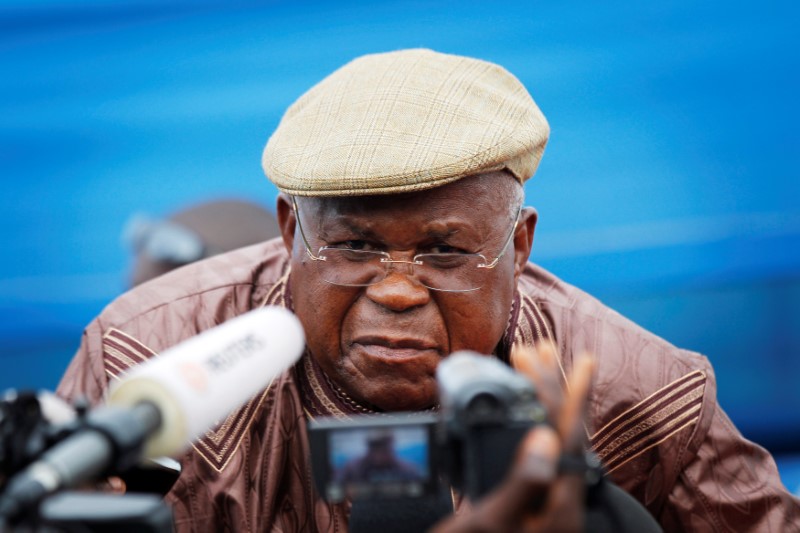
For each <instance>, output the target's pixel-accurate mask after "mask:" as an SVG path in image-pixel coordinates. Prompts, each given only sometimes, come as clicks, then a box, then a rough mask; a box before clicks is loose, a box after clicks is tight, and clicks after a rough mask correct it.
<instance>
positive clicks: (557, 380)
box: [511, 342, 595, 453]
mask: <svg viewBox="0 0 800 533" xmlns="http://www.w3.org/2000/svg"><path fill="white" fill-rule="evenodd" d="M557 357H558V356H557V354H556V352H555V349H554V347H553V345H552V343H550V342H542V343H540V344H539V345H537V347H536V348H535V349H534V348H532V347H527V346H524V347H519V348H517V349H515V350H513V351H512V353H511V365H512V366H513V367H514V368H515V369H516V370H518V371H519V372H521V373H523V374H524V375H526V376H527V377H528V378H529V379H530V380H531V381H533V383H534V384H535V385H536V388H537V394H538V396H539V400H540V401H541V402H542V404H543V405H544V407H545V408H546V409H547V411H548V415H549V417H550V421H551V423H552V424H553V426H554V427H555V428H556V429H557V430H558V434H559V436H560V437H561V439H562V442H563V443H564V448H565V452H567V453H580V452H582V451H583V445H584V444H585V439H586V436H585V434H584V433H585V432H584V430H583V420H584V417H585V413H586V407H587V402H588V398H589V391H590V389H591V383H592V376H593V374H594V368H595V364H594V359H593V358H592V356H591V355H589V354H588V353H582V354H580V355H579V356H578V357H577V358H576V359H575V361H574V364H573V368H572V371H571V372H570V375H569V376H568V378H567V382H566V390H567V393H566V394H565V392H564V386H563V385H562V381H561V374H560V371H559V366H558V360H557Z"/></svg>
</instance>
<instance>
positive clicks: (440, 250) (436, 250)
mask: <svg viewBox="0 0 800 533" xmlns="http://www.w3.org/2000/svg"><path fill="white" fill-rule="evenodd" d="M425 253H428V254H465V253H467V252H465V251H464V250H462V249H461V248H456V247H455V246H450V245H448V244H436V245H434V246H431V247H429V248H428V249H427V250H426V251H425Z"/></svg>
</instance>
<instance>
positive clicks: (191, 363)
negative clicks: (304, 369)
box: [108, 307, 305, 458]
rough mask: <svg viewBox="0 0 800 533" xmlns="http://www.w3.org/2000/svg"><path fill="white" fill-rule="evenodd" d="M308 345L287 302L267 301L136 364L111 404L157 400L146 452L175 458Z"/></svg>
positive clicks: (114, 390) (113, 391)
mask: <svg viewBox="0 0 800 533" xmlns="http://www.w3.org/2000/svg"><path fill="white" fill-rule="evenodd" d="M304 347H305V335H304V333H303V328H302V326H301V325H300V321H299V320H298V319H297V317H295V316H294V315H293V314H292V313H291V312H289V311H287V310H286V309H283V308H280V307H264V308H261V309H257V310H255V311H250V312H248V313H246V314H244V315H241V316H239V317H236V318H234V319H231V320H229V321H227V322H225V323H223V324H222V325H220V326H217V327H214V328H212V329H209V330H207V331H204V332H203V333H200V334H199V335H197V336H195V337H192V338H190V339H188V340H186V341H184V342H182V343H180V344H178V345H176V346H174V347H172V348H170V349H168V350H166V351H164V352H163V353H162V354H161V355H158V356H156V357H154V358H153V359H151V360H150V361H148V362H146V363H143V364H141V365H138V366H136V367H134V368H132V369H131V370H130V372H128V373H127V374H126V375H125V376H124V377H123V379H122V380H121V381H120V382H118V383H116V384H115V385H114V386H112V387H111V388H110V391H109V397H108V403H109V404H110V405H118V406H133V405H136V404H138V403H142V402H150V403H152V404H154V405H155V406H156V407H157V408H158V410H159V411H160V414H161V425H160V428H159V430H158V431H157V432H156V433H155V434H154V435H153V436H152V437H151V438H150V439H148V441H147V445H146V447H145V450H144V455H145V457H150V458H152V457H159V456H172V457H174V456H176V455H178V454H180V453H181V452H182V451H184V450H185V449H186V448H187V447H188V446H189V444H190V443H191V442H192V441H193V440H194V439H195V438H197V437H199V436H200V435H202V434H203V433H204V432H206V431H207V430H208V429H209V428H211V427H212V426H214V425H215V424H216V423H218V422H220V421H222V420H224V418H225V417H226V416H228V414H230V413H231V412H232V411H233V410H234V409H236V408H238V407H239V406H241V405H242V404H244V403H245V402H246V401H247V400H248V399H250V398H251V397H252V396H254V395H255V394H257V393H258V392H260V391H262V390H263V389H264V388H266V387H267V386H268V385H269V384H270V383H271V382H272V380H273V379H275V378H276V377H277V376H279V375H280V374H281V373H283V372H284V371H285V370H287V369H288V368H290V367H291V366H292V365H293V364H294V363H295V362H296V361H297V359H298V358H299V357H300V355H301V354H302V353H303V349H304Z"/></svg>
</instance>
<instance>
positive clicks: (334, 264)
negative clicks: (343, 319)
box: [292, 197, 522, 292]
mask: <svg viewBox="0 0 800 533" xmlns="http://www.w3.org/2000/svg"><path fill="white" fill-rule="evenodd" d="M292 209H294V215H295V219H296V220H297V227H298V228H299V229H300V235H301V237H302V238H303V243H304V244H305V247H306V253H307V254H308V257H310V258H311V259H312V260H313V261H317V262H318V263H317V264H318V265H319V266H320V273H321V275H322V280H323V281H325V282H326V283H330V284H332V285H341V286H344V287H367V286H369V285H374V284H376V283H379V282H381V281H383V280H384V279H386V277H387V276H388V275H389V271H390V270H392V269H394V270H397V271H399V270H401V269H402V267H404V266H405V267H406V268H405V270H406V273H407V274H408V275H413V276H415V277H416V278H417V279H418V280H419V282H420V283H421V284H422V285H424V286H425V287H427V288H429V289H432V290H435V291H444V292H469V291H476V290H478V289H480V288H481V287H482V286H483V282H484V280H485V274H486V271H487V270H491V269H493V268H494V267H496V266H497V264H498V263H499V262H500V259H501V258H502V257H503V254H505V253H506V250H507V249H508V245H509V243H510V242H511V240H512V237H513V236H514V230H515V229H516V227H517V222H519V215H520V212H521V211H522V207H520V208H519V209H518V210H517V215H516V217H514V225H513V226H512V227H511V231H510V232H509V234H508V237H506V240H505V242H504V244H503V248H502V249H501V250H500V254H499V255H498V256H497V257H495V258H494V259H492V260H491V261H489V260H487V259H486V256H484V255H482V254H474V253H423V254H417V255H415V256H414V257H412V258H411V260H410V261H406V260H402V259H392V256H391V255H389V254H388V253H387V252H383V251H377V250H358V249H353V248H343V247H340V246H323V247H321V248H320V249H319V250H318V251H317V253H316V255H315V254H314V253H313V252H312V251H311V246H310V245H309V243H308V239H307V238H306V234H305V232H304V231H303V225H302V223H301V222H300V214H299V211H298V208H297V201H296V200H295V198H294V197H292Z"/></svg>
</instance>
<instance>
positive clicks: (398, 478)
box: [328, 426, 430, 498]
mask: <svg viewBox="0 0 800 533" xmlns="http://www.w3.org/2000/svg"><path fill="white" fill-rule="evenodd" d="M428 438H429V430H428V428H427V427H425V426H405V427H373V428H357V429H350V428H348V429H337V430H334V431H331V432H330V433H329V434H328V439H329V441H328V450H329V458H328V459H329V465H330V477H329V479H330V480H331V483H330V484H329V486H328V493H329V496H330V497H334V498H337V497H341V496H344V495H346V496H348V497H350V498H357V497H370V496H419V495H421V494H422V493H423V491H424V489H425V484H426V483H427V482H428V480H429V477H430V466H429V454H430V451H429V444H428Z"/></svg>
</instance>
